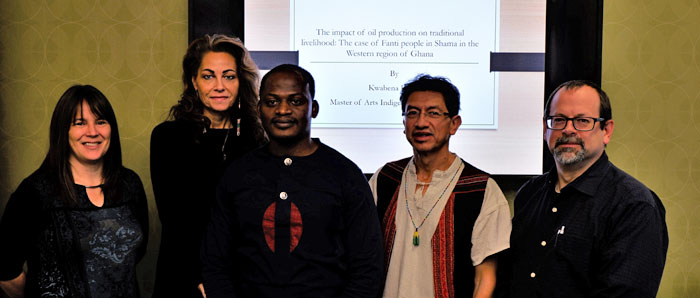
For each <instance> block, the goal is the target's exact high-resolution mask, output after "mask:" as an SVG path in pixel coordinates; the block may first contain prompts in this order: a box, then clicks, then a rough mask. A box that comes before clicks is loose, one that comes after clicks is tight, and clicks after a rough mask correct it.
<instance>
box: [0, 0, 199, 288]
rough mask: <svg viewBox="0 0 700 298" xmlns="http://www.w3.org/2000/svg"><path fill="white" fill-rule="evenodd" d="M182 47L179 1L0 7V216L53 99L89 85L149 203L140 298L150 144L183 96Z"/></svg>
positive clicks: (32, 0)
mask: <svg viewBox="0 0 700 298" xmlns="http://www.w3.org/2000/svg"><path fill="white" fill-rule="evenodd" d="M186 47H187V1H184V0H181V1H170V0H138V1H137V0H99V1H92V0H71V1H55V0H21V1H20V0H0V212H2V211H4V207H5V204H6V202H7V199H8V198H9V196H10V194H11V193H12V192H13V191H14V189H15V188H16V187H17V185H19V183H20V181H21V180H22V179H23V178H24V177H26V176H27V175H29V174H30V173H31V172H32V171H34V170H35V169H36V168H37V167H38V166H39V164H40V163H41V161H42V159H43V157H44V156H45V154H46V150H47V148H48V131H49V121H50V118H51V113H52V111H53V108H54V106H55V104H56V102H57V101H58V98H59V97H60V95H61V94H62V93H63V91H65V89H67V88H68V87H69V86H71V85H73V84H76V83H80V84H91V85H94V86H95V87H97V88H98V89H100V90H101V91H102V92H104V93H105V95H106V96H107V98H108V99H109V100H110V102H111V103H112V105H113V106H114V109H115V111H116V114H117V121H118V124H119V128H120V132H121V141H122V151H123V154H124V164H125V166H126V167H128V168H131V169H133V170H134V171H136V172H137V173H138V174H139V176H140V177H141V180H142V181H143V183H144V186H145V188H146V193H147V194H148V198H149V208H150V210H151V217H150V218H151V231H150V234H151V237H150V243H149V253H148V255H147V257H146V259H145V260H144V261H142V262H141V264H140V265H139V275H140V277H139V278H140V280H141V282H142V291H143V292H144V294H146V297H150V292H151V288H152V283H153V276H154V268H155V256H156V254H157V248H158V241H156V240H158V239H159V237H158V233H159V231H160V227H159V226H158V220H157V214H156V212H155V205H154V201H153V195H152V190H151V181H150V174H149V159H148V150H149V140H150V135H151V130H152V129H153V127H154V126H155V125H156V124H158V123H159V122H161V121H163V120H164V118H165V116H166V114H167V110H168V108H169V107H170V106H171V105H172V104H173V103H175V102H176V100H177V99H178V96H179V93H180V91H181V89H182V87H181V83H180V81H179V77H180V74H181V68H180V63H181V61H182V55H183V54H184V51H185V48H186ZM2 245H5V244H2Z"/></svg>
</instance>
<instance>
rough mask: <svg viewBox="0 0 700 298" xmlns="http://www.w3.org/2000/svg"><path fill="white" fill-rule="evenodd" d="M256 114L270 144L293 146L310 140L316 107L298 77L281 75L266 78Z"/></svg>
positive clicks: (307, 87)
mask: <svg viewBox="0 0 700 298" xmlns="http://www.w3.org/2000/svg"><path fill="white" fill-rule="evenodd" d="M258 113H259V114H260V120H261V121H262V125H263V128H265V131H266V132H267V134H268V136H270V141H271V142H276V143H290V142H292V143H296V142H300V141H303V140H305V139H309V138H310V135H311V118H316V115H318V103H317V102H316V101H315V100H313V99H311V93H310V92H309V84H307V83H305V82H304V80H303V78H302V77H301V75H299V74H296V73H293V72H285V71H282V72H276V73H272V74H269V76H268V78H267V80H266V81H265V86H263V88H262V89H261V90H260V103H258Z"/></svg>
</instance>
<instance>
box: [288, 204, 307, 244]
mask: <svg viewBox="0 0 700 298" xmlns="http://www.w3.org/2000/svg"><path fill="white" fill-rule="evenodd" d="M303 230H304V224H303V223H302V222H301V213H299V208H297V205H294V203H292V208H291V210H290V213H289V252H292V251H294V249H295V248H297V245H299V238H301V232H302V231H303Z"/></svg>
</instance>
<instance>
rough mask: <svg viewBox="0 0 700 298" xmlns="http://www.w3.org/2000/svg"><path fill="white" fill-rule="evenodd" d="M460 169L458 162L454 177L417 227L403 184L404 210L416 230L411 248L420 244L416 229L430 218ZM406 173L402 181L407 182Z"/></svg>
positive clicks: (405, 172) (406, 188) (406, 190)
mask: <svg viewBox="0 0 700 298" xmlns="http://www.w3.org/2000/svg"><path fill="white" fill-rule="evenodd" d="M461 168H462V161H461V160H460V162H459V167H458V168H457V171H455V173H454V175H452V179H450V183H448V184H447V186H445V189H443V190H442V193H441V194H440V196H439V197H438V199H437V200H435V204H433V207H430V210H428V214H426V215H425V216H424V217H423V220H421V222H420V224H419V225H417V226H416V222H415V221H413V214H411V208H410V207H408V186H407V184H408V183H404V185H403V190H404V199H406V210H408V217H409V218H410V219H411V223H412V224H413V227H414V228H415V229H416V230H415V232H413V246H418V245H419V244H420V234H418V229H420V227H422V226H423V224H424V223H425V220H426V219H428V216H430V213H431V212H433V209H435V206H437V204H438V203H439V202H440V200H441V199H442V196H444V195H445V192H447V189H448V188H450V185H452V182H454V180H455V178H457V174H458V173H460V172H461V171H460V169H461ZM407 173H408V169H407V170H406V171H404V173H403V174H404V177H403V181H408V179H406V178H407V176H408V175H407ZM416 179H418V177H417V176H416Z"/></svg>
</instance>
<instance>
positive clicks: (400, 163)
mask: <svg viewBox="0 0 700 298" xmlns="http://www.w3.org/2000/svg"><path fill="white" fill-rule="evenodd" d="M410 161H411V157H410V156H409V157H406V158H402V159H399V160H395V161H391V162H388V163H386V164H384V166H382V167H381V168H379V170H378V171H377V175H379V176H381V177H387V178H389V179H392V180H395V181H397V182H400V181H401V177H402V175H403V171H404V170H405V169H406V167H407V166H408V163H409V162H410Z"/></svg>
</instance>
